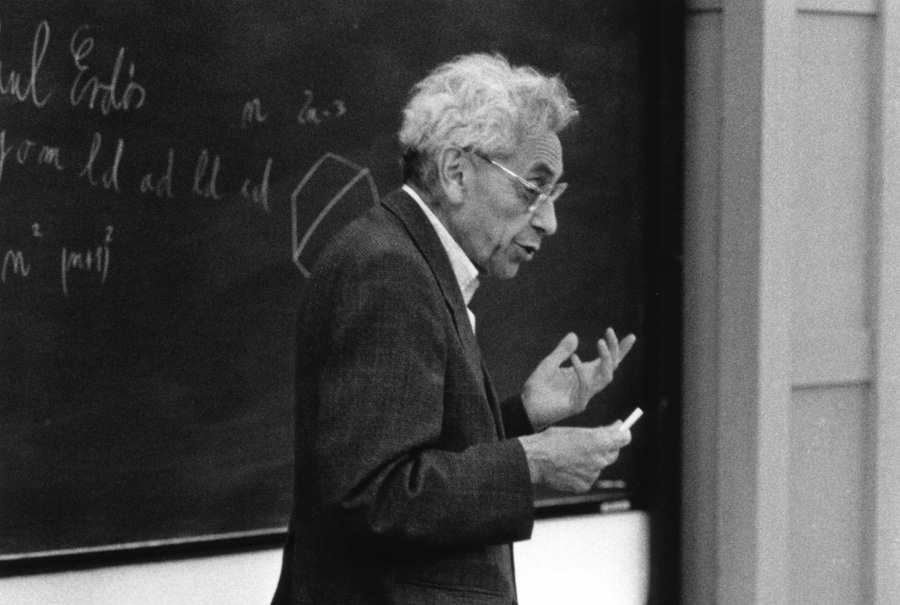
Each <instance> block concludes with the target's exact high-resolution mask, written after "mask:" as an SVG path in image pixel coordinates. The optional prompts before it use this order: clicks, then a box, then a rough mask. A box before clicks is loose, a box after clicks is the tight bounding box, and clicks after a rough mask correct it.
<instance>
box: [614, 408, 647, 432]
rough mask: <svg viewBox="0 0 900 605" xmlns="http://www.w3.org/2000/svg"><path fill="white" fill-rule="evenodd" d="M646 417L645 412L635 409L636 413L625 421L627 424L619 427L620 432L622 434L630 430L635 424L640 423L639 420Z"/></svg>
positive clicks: (632, 413)
mask: <svg viewBox="0 0 900 605" xmlns="http://www.w3.org/2000/svg"><path fill="white" fill-rule="evenodd" d="M643 415H644V410H642V409H641V408H634V411H633V412H631V414H630V415H629V416H628V418H626V419H625V422H623V423H622V426H620V427H619V430H620V431H622V432H625V431H627V430H628V429H630V428H631V427H632V426H633V425H634V423H635V422H637V421H638V418H640V417H641V416H643Z"/></svg>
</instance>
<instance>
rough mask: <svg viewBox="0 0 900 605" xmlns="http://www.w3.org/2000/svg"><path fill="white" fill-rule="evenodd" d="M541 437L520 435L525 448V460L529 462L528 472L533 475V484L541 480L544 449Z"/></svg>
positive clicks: (520, 440)
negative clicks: (541, 444)
mask: <svg viewBox="0 0 900 605" xmlns="http://www.w3.org/2000/svg"><path fill="white" fill-rule="evenodd" d="M539 439H540V437H537V436H536V435H529V436H526V437H519V443H521V444H522V449H523V450H525V460H526V461H527V462H528V474H529V476H530V477H531V484H532V485H537V484H538V483H540V482H541V459H542V450H541V447H540V441H539Z"/></svg>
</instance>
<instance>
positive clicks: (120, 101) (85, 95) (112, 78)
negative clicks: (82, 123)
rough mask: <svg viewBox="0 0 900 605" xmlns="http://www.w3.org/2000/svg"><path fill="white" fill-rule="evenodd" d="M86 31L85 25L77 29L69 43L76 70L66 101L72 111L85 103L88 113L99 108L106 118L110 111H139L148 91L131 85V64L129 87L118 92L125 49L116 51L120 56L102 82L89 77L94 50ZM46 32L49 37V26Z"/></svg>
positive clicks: (90, 37) (91, 38)
mask: <svg viewBox="0 0 900 605" xmlns="http://www.w3.org/2000/svg"><path fill="white" fill-rule="evenodd" d="M44 23H46V22H44ZM89 27H90V26H88V25H82V26H81V27H79V28H78V29H77V30H76V31H75V33H74V34H72V39H71V40H70V42H69V50H70V52H71V53H72V60H73V61H74V62H75V68H76V69H77V70H78V75H76V76H75V80H74V81H73V82H72V87H71V89H69V101H70V102H71V103H72V107H78V106H80V105H82V103H84V102H86V103H87V107H88V109H90V110H93V109H94V106H95V105H98V106H99V108H100V112H101V113H102V114H103V115H109V114H110V112H113V111H129V110H130V109H140V108H141V107H142V106H143V105H144V101H146V100H147V89H146V88H144V87H143V86H142V85H140V84H138V83H137V82H135V81H134V63H129V65H128V77H129V81H128V83H127V84H125V85H124V88H123V89H122V90H121V91H119V90H118V89H119V78H120V77H121V75H122V64H123V63H124V60H125V47H124V46H123V47H120V48H119V54H118V55H117V57H116V62H115V63H114V64H113V67H112V71H111V72H110V73H109V77H108V78H104V79H102V80H101V77H100V76H97V75H89V74H91V73H92V71H93V70H92V67H93V66H92V65H91V64H90V63H89V61H88V59H89V56H90V54H91V52H93V50H94V38H93V37H92V36H89V35H87V30H88V29H89ZM47 29H48V32H47V36H48V37H49V35H50V34H49V26H47ZM117 92H118V95H117ZM98 101H99V104H98Z"/></svg>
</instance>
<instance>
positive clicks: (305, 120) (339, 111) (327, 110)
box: [297, 89, 347, 126]
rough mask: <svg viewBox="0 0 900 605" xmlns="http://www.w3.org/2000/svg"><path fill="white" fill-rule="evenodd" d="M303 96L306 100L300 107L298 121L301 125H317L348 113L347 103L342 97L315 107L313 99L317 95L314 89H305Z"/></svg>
mask: <svg viewBox="0 0 900 605" xmlns="http://www.w3.org/2000/svg"><path fill="white" fill-rule="evenodd" d="M303 96H304V97H305V98H306V100H305V101H304V103H303V106H302V107H301V108H300V112H299V113H298V114H297V123H298V124H300V125H301V126H304V125H312V126H317V125H319V124H321V123H322V122H325V121H328V120H336V119H338V118H340V117H342V116H344V114H346V113H347V105H346V103H344V101H341V100H340V99H338V100H336V101H332V102H331V103H330V104H328V105H326V106H325V107H324V108H323V107H314V105H313V101H314V97H315V96H314V95H313V91H311V90H309V89H307V90H304V91H303Z"/></svg>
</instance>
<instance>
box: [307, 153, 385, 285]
mask: <svg viewBox="0 0 900 605" xmlns="http://www.w3.org/2000/svg"><path fill="white" fill-rule="evenodd" d="M326 162H337V163H338V164H343V165H344V166H348V167H350V168H351V169H352V170H354V171H355V172H356V174H355V175H354V176H353V178H351V179H350V181H349V182H347V183H346V184H345V185H344V186H343V187H341V189H340V190H338V191H337V193H336V194H335V195H334V197H332V198H331V199H330V200H329V201H328V202H327V203H326V204H325V206H324V207H323V208H322V210H321V211H319V214H318V216H317V217H316V218H315V220H314V221H313V222H312V223H311V224H310V225H309V227H307V229H306V232H305V233H304V234H303V236H302V237H301V236H300V225H299V224H298V222H299V221H298V212H297V204H298V203H299V199H300V195H301V193H302V192H303V188H304V187H305V186H306V185H307V184H308V183H309V181H310V179H312V177H313V175H314V174H316V172H317V171H319V170H320V169H321V168H322V166H324V165H325V164H326ZM362 179H365V180H366V183H368V185H369V191H370V193H371V195H372V203H373V204H377V203H378V201H379V197H378V186H377V185H376V184H375V179H373V178H372V174H371V173H370V172H369V169H368V168H363V167H362V166H359V165H357V164H355V163H353V162H351V161H350V160H348V159H345V158H342V157H341V156H339V155H337V154H335V153H331V152H329V153H326V154H325V155H323V156H322V157H321V158H319V160H318V161H317V162H316V163H315V164H313V166H312V168H310V169H309V171H308V172H307V173H306V175H305V176H304V177H303V178H302V179H301V180H300V183H299V184H298V185H297V187H296V188H295V189H294V192H293V193H292V194H291V216H292V220H293V224H292V228H291V233H292V234H293V238H294V246H293V248H294V254H293V259H294V264H295V265H297V267H298V268H299V269H300V272H301V273H302V274H303V276H304V277H309V269H308V268H307V267H306V266H305V265H304V264H303V261H302V260H301V255H302V254H303V249H304V248H305V247H306V245H307V244H308V243H309V240H310V238H311V237H312V235H313V233H314V232H315V230H316V228H317V227H318V226H319V225H320V224H321V222H322V221H323V220H324V219H325V217H326V216H327V215H328V213H329V212H330V211H331V210H332V209H333V208H334V207H335V205H336V204H337V203H338V202H340V201H341V199H343V197H344V196H345V195H347V193H348V192H349V191H350V190H351V189H353V187H354V186H355V185H356V184H357V183H359V182H360V181H361V180H362Z"/></svg>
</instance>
